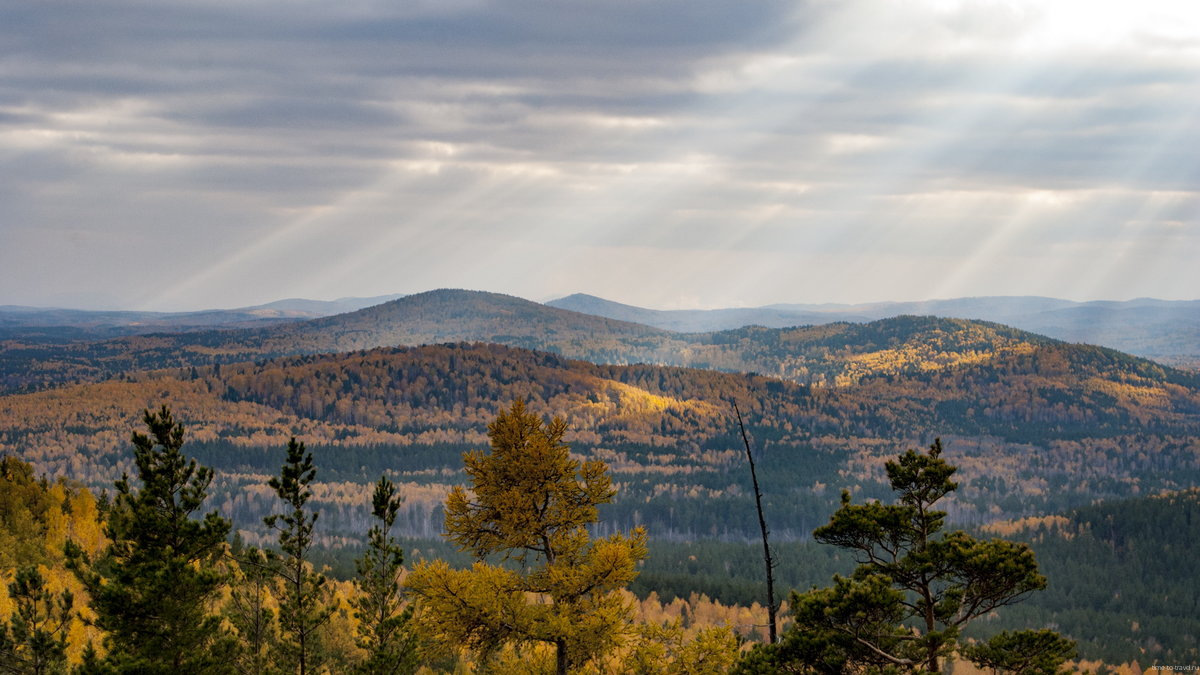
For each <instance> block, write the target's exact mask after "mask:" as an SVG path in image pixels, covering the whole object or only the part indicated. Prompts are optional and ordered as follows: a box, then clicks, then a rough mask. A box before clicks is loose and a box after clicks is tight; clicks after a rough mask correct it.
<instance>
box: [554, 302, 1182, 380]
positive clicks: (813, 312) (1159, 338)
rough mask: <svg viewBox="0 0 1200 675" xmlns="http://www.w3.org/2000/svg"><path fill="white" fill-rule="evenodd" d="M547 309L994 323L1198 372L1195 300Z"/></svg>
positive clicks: (656, 320) (682, 327)
mask: <svg viewBox="0 0 1200 675" xmlns="http://www.w3.org/2000/svg"><path fill="white" fill-rule="evenodd" d="M546 304H548V305H550V306H552V307H560V308H563V309H570V310H574V311H577V312H586V313H588V314H595V315H598V316H606V317H609V318H613V319H620V320H622V321H636V322H638V323H644V324H646V325H649V326H656V327H658V328H663V329H667V330H675V331H683V332H703V331H720V330H729V329H732V328H738V327H742V326H749V325H760V326H766V327H769V328H785V327H790V326H801V325H821V324H827V323H837V322H841V321H848V322H854V323H863V322H869V321H877V320H879V319H886V318H890V317H895V316H902V315H906V314H911V315H932V316H938V317H947V318H957V319H973V320H979V321H992V322H995V323H1002V324H1006V325H1009V326H1014V327H1016V328H1020V329H1021V330H1026V331H1030V332H1033V333H1038V334H1040V335H1047V336H1050V337H1052V338H1055V339H1059V340H1065V341H1067V342H1082V343H1087V344H1094V345H1102V346H1105V347H1110V348H1113V349H1118V350H1121V351H1123V352H1128V353H1130V354H1135V355H1137V356H1143V357H1146V358H1151V359H1154V360H1156V361H1159V362H1161V363H1165V364H1167V365H1176V366H1182V367H1188V368H1193V369H1195V368H1198V367H1200V300H1192V301H1169V300H1154V299H1149V298H1142V299H1138V300H1128V301H1124V302H1113V301H1093V302H1072V301H1070V300H1059V299H1056V298H1039V297H980V298H955V299H951V300H927V301H923V302H879V303H867V304H858V305H838V304H824V305H801V304H779V305H769V306H766V307H745V308H736V309H711V310H654V309H645V308H642V307H634V306H632V305H623V304H621V303H617V302H612V301H611V300H605V299H603V298H597V297H595V296H591V295H586V294H583V293H576V294H574V295H569V296H567V297H565V298H559V299H557V300H551V301H550V302H548V303H546Z"/></svg>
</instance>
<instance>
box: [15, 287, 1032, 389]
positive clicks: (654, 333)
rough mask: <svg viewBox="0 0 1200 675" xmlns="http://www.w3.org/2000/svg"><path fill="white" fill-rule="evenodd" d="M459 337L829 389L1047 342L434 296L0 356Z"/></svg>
mask: <svg viewBox="0 0 1200 675" xmlns="http://www.w3.org/2000/svg"><path fill="white" fill-rule="evenodd" d="M457 341H472V342H488V343H494V344H503V345H509V346H515V347H524V348H528V349H539V350H543V351H549V352H554V353H558V354H562V355H564V356H569V357H571V358H580V359H584V360H588V361H592V362H595V363H613V364H628V363H652V364H658V365H673V366H688V367H698V368H710V369H716V370H725V371H733V372H758V373H763V374H769V375H774V376H779V377H783V378H786V379H791V380H794V381H797V382H803V383H806V384H808V383H814V384H828V385H837V384H846V383H849V382H853V381H855V380H856V379H857V378H859V377H861V376H863V375H865V374H871V373H886V372H903V371H906V370H914V369H916V370H928V369H934V368H941V367H945V366H948V365H953V364H955V363H958V362H961V361H969V360H974V359H978V358H979V355H980V354H981V353H990V352H995V351H1005V350H1014V349H1025V348H1027V347H1028V346H1030V345H1040V344H1046V343H1049V342H1052V341H1051V340H1048V339H1047V338H1044V337H1041V336H1038V335H1033V334H1030V333H1025V332H1023V331H1019V330H1016V329H1012V328H1008V327H1006V326H1001V325H998V324H989V323H983V322H971V321H964V320H960V319H936V318H933V317H896V318H892V319H886V320H883V321H880V322H875V323H870V324H854V323H835V324H826V325H821V326H809V327H798V328H788V329H768V328H762V327H754V326H751V327H746V328H739V329H736V330H729V331H720V332H714V333H687V334H685V333H675V332H671V331H667V330H663V329H659V328H653V327H650V326H646V325H642V324H636V323H629V322H624V321H618V320H614V319H609V318H604V317H598V316H595V315H591V314H583V313H579V312H573V311H569V310H564V309H558V308H554V307H549V306H546V305H542V304H539V303H535V302H530V301H528V300H523V299H521V298H516V297H513V296H507V295H500V294H496V293H485V292H480V291H459V290H439V291H430V292H427V293H420V294H417V295H411V296H407V297H404V298H401V299H399V300H394V301H391V302H387V303H384V304H381V305H376V306H373V307H368V308H365V309H361V310H358V311H356V312H350V313H347V314H339V315H335V316H331V317H324V318H320V319H313V320H308V321H299V322H292V323H287V324H280V325H274V326H267V327H261V328H249V329H240V330H209V331H193V332H185V333H175V334H166V333H161V334H151V335H144V336H127V337H122V338H118V339H113V340H107V341H100V342H92V343H77V344H66V345H55V344H49V345H48V344H42V343H22V342H20V341H18V340H13V341H9V342H8V343H6V345H5V349H4V350H3V351H0V378H2V379H0V383H2V384H3V387H4V388H5V389H8V390H10V391H11V390H14V389H20V388H22V387H30V386H44V385H45V384H48V383H54V382H63V381H70V380H78V379H82V380H94V379H102V378H104V377H110V376H112V375H113V374H117V373H124V372H130V371H136V370H145V369H148V368H164V367H179V366H199V365H209V364H212V363H231V362H236V361H245V360H251V359H262V358H272V357H277V356H286V355H293V354H317V353H328V352H345V351H351V350H357V349H372V348H375V347H384V346H398V345H420V344H433V343H439V342H457Z"/></svg>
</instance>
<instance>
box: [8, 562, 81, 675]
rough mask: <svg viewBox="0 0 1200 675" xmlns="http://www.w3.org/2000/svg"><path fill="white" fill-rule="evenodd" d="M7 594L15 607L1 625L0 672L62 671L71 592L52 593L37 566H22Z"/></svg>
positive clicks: (36, 673) (17, 674) (27, 674)
mask: <svg viewBox="0 0 1200 675" xmlns="http://www.w3.org/2000/svg"><path fill="white" fill-rule="evenodd" d="M8 596H9V598H10V599H11V600H12V601H13V604H14V605H16V607H15V611H14V612H13V614H12V616H11V617H9V620H8V626H3V625H0V673H13V675H42V674H43V673H60V672H64V671H65V670H66V664H67V630H66V629H67V625H68V624H69V623H70V622H71V610H72V608H73V606H74V603H75V600H74V598H73V597H72V596H71V592H70V591H66V590H64V591H62V592H61V593H53V592H51V591H50V589H49V588H47V586H46V579H45V578H44V577H42V575H41V573H40V572H38V569H37V568H36V567H23V568H21V569H20V570H18V571H17V576H16V579H14V580H13V582H12V583H10V584H9V585H8Z"/></svg>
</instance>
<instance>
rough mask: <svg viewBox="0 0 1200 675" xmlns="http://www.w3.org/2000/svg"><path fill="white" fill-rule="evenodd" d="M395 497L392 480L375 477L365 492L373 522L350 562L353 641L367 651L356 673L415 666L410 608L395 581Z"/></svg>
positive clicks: (400, 557) (382, 673)
mask: <svg viewBox="0 0 1200 675" xmlns="http://www.w3.org/2000/svg"><path fill="white" fill-rule="evenodd" d="M401 501H402V497H401V496H400V495H399V494H397V493H396V485H395V484H394V483H392V482H391V481H390V480H388V479H387V477H386V476H381V477H380V478H379V482H377V483H376V484H375V491H374V493H373V494H372V497H371V513H372V514H373V515H374V516H375V518H376V519H377V520H378V522H377V523H376V524H375V525H373V526H372V527H371V530H370V532H369V533H368V535H367V550H366V552H365V553H363V556H362V557H361V558H359V559H358V560H356V561H355V567H356V569H357V571H358V576H357V577H356V578H355V580H354V584H355V586H356V587H357V588H358V592H359V595H358V597H356V598H354V600H353V601H352V602H351V604H352V605H353V607H354V615H355V618H357V619H358V626H357V632H358V646H359V647H361V648H362V649H363V650H364V651H366V652H367V658H366V660H365V661H364V662H363V663H362V664H361V665H360V666H359V671H360V672H362V673H371V674H373V675H391V674H397V675H398V674H400V673H414V672H416V670H417V667H418V665H419V663H418V660H417V652H416V641H415V639H414V637H413V633H412V631H411V629H410V626H409V623H410V621H411V619H412V610H411V608H404V607H403V604H404V595H403V589H402V588H401V585H400V574H401V572H403V566H404V550H403V549H402V548H400V546H399V545H398V544H397V543H396V538H395V537H393V536H392V534H391V532H392V526H393V525H395V523H396V514H397V513H398V512H399V510H400V503H401Z"/></svg>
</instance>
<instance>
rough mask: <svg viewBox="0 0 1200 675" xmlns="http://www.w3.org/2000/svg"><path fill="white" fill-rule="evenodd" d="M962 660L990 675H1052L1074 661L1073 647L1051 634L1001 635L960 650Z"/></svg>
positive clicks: (1021, 632) (1028, 632)
mask: <svg viewBox="0 0 1200 675" xmlns="http://www.w3.org/2000/svg"><path fill="white" fill-rule="evenodd" d="M962 654H963V657H964V658H966V659H967V660H968V661H970V662H971V663H974V664H975V665H977V666H979V667H981V668H990V669H991V670H992V672H1002V673H1012V675H1055V674H1056V673H1058V672H1060V670H1061V669H1062V664H1063V662H1064V661H1066V660H1068V659H1073V658H1075V643H1074V642H1072V641H1071V640H1068V639H1066V638H1064V637H1062V636H1061V635H1059V634H1058V633H1055V632H1054V631H1052V630H1045V629H1043V630H1020V631H1013V632H1010V631H1004V632H1003V633H999V634H997V635H995V636H993V637H992V639H990V640H988V641H987V642H984V643H980V644H974V645H970V646H967V647H963V650H962Z"/></svg>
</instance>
